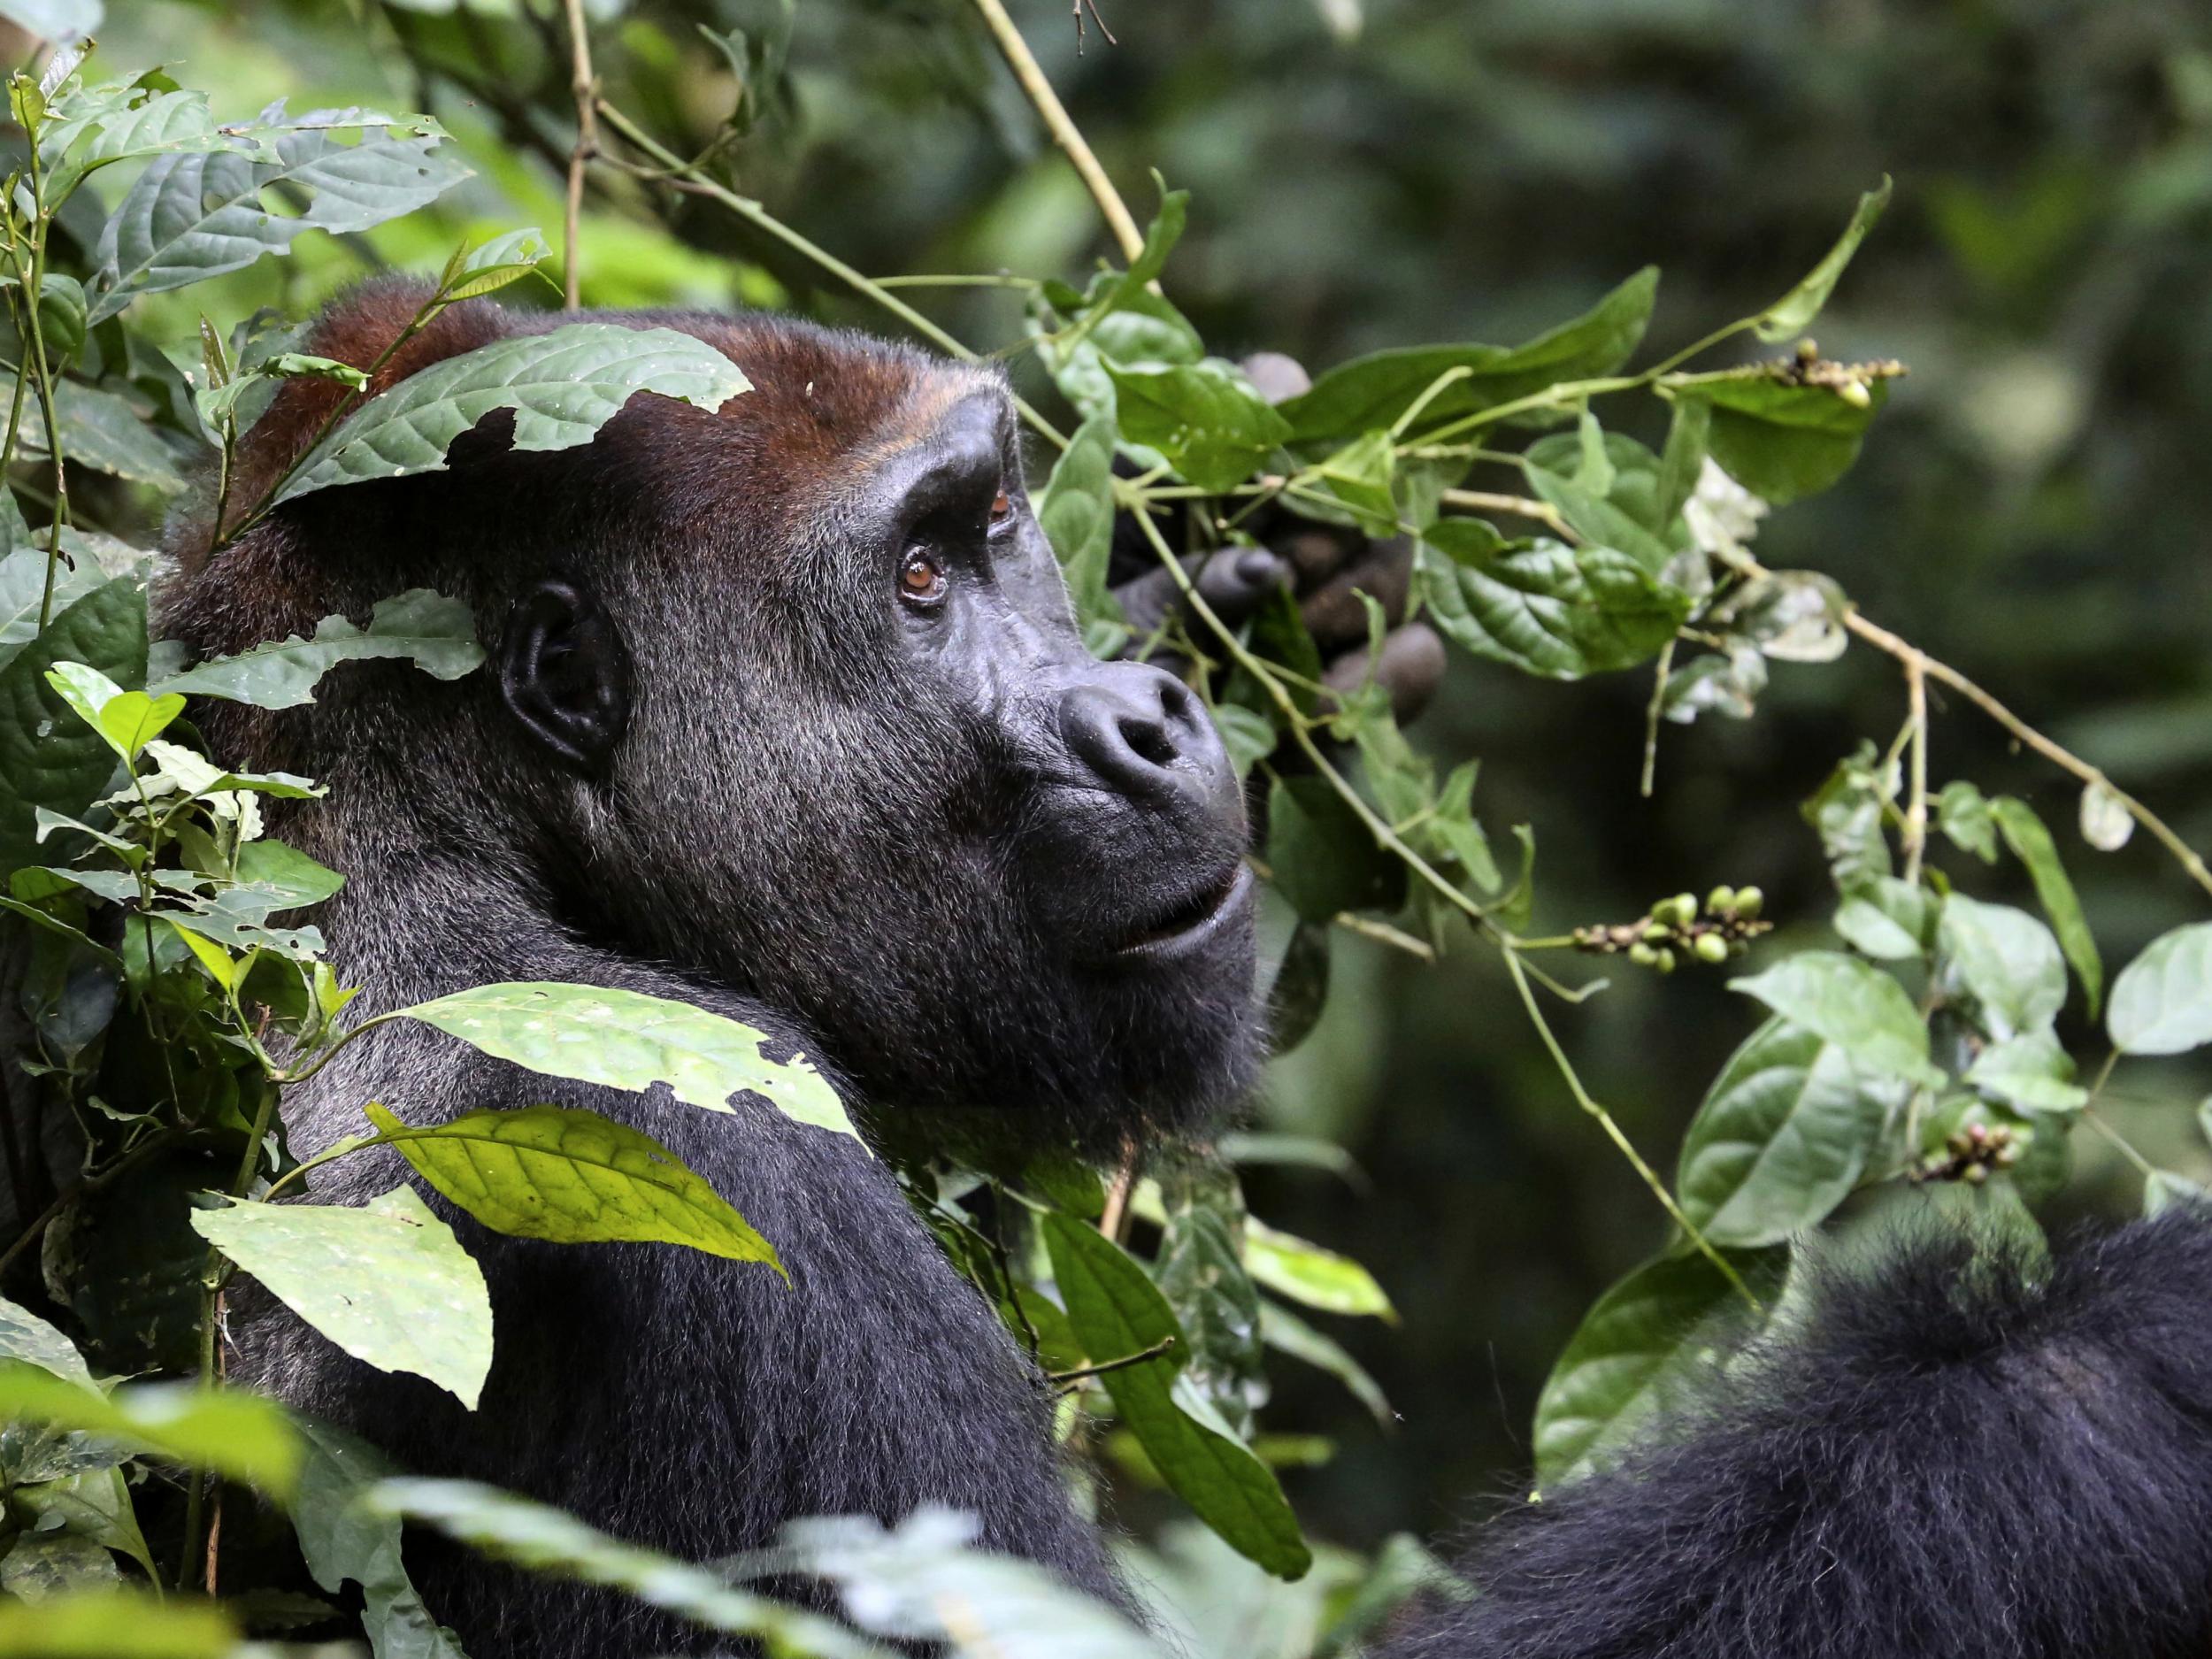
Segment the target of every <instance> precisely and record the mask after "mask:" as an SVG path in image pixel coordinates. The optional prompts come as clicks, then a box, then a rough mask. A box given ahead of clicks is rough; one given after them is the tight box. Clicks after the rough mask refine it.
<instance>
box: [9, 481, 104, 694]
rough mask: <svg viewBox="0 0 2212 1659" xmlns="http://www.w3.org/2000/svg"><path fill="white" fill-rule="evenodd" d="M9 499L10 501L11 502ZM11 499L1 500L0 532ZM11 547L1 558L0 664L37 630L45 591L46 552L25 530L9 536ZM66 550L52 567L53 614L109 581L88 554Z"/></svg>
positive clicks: (23, 644) (57, 614)
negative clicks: (33, 543)
mask: <svg viewBox="0 0 2212 1659" xmlns="http://www.w3.org/2000/svg"><path fill="white" fill-rule="evenodd" d="M11 502H12V498H11ZM10 504H11V503H10V502H0V534H5V533H6V532H7V530H8V529H9V526H7V523H6V519H7V517H8V516H9V515H8V513H7V508H8V506H9V505H10ZM7 539H9V540H10V541H12V543H13V550H12V551H11V552H9V553H8V554H7V555H6V556H5V557H0V665H4V664H6V663H7V661H8V660H9V659H10V658H11V657H13V656H14V655H15V653H16V652H17V651H18V650H19V649H22V648H23V647H24V646H26V645H27V644H29V643H30V642H31V640H32V639H33V637H34V636H35V635H36V634H37V633H38V609H39V605H40V603H42V601H43V600H44V598H45V594H46V555H45V553H44V552H43V551H42V550H41V549H38V548H35V547H33V546H32V545H31V544H30V537H29V533H28V531H27V530H22V531H21V533H20V539H19V540H16V539H14V538H13V537H12V536H10V537H8V538H7ZM63 545H64V548H65V549H66V547H67V542H66V541H65V542H64V544H63ZM105 580H108V578H107V575H106V573H105V572H103V571H102V570H101V569H100V566H99V565H98V564H97V563H96V561H94V560H93V559H92V558H90V557H76V558H72V557H70V556H69V554H68V553H67V551H66V550H65V551H64V552H63V554H62V557H61V560H60V562H59V563H58V565H56V567H55V570H54V612H53V613H54V614H55V615H56V616H59V615H60V614H61V613H62V612H63V611H66V610H68V609H69V607H70V606H71V605H73V604H75V603H77V601H78V600H80V599H81V598H83V597H84V596H85V595H87V594H88V593H90V592H91V591H92V590H93V589H94V588H97V587H99V586H100V584H101V583H102V582H104V581H105Z"/></svg>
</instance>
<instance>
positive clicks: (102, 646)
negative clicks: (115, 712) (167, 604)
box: [0, 577, 146, 870]
mask: <svg viewBox="0 0 2212 1659" xmlns="http://www.w3.org/2000/svg"><path fill="white" fill-rule="evenodd" d="M65 662H74V663H84V664H89V665H90V666H92V667H94V668H96V669H98V670H99V671H100V672H103V673H104V674H105V675H107V677H108V678H109V679H111V680H118V681H120V682H122V683H125V684H135V683H136V682H138V681H141V680H144V678H145V675H146V595H145V594H144V592H143V591H142V589H141V588H139V586H138V584H137V583H135V582H134V581H132V580H129V579H128V578H126V577H119V578H117V579H116V580H114V581H111V582H107V583H104V584H103V585H102V586H100V587H98V588H94V589H93V590H92V591H91V592H90V593H88V594H87V595H84V596H83V597H82V598H81V599H79V600H78V601H77V602H76V603H73V604H72V605H71V606H69V608H68V609H67V610H65V611H58V612H57V613H56V614H55V617H54V619H53V622H52V624H51V625H50V626H49V627H48V628H47V629H46V631H45V632H44V633H43V634H40V635H39V637H38V638H37V639H36V640H35V641H32V642H31V643H30V644H28V645H26V646H24V647H23V649H21V650H19V651H18V652H17V653H16V655H15V656H14V657H12V658H11V659H10V660H9V662H8V663H7V664H6V665H5V666H4V667H0V869H7V870H13V869H15V868H17V867H18V866H19V865H22V864H31V863H34V862H36V861H37V858H38V829H37V812H38V809H39V808H41V807H44V808H46V809H48V810H50V811H54V812H62V813H76V812H81V811H82V810H84V808H85V807H86V806H87V805H88V803H90V802H91V801H92V799H93V798H94V797H95V796H96V795H99V794H100V793H101V792H102V790H103V789H104V787H105V786H106V784H107V781H108V779H109V778H110V777H111V775H112V774H113V772H114V771H115V765H116V761H115V752H114V750H113V749H111V747H110V746H109V743H108V740H107V737H106V735H105V734H104V733H99V732H96V731H94V730H93V729H92V728H91V727H89V726H86V725H85V724H84V723H83V722H81V720H79V719H78V718H77V717H76V715H75V714H74V713H73V712H72V711H71V710H70V709H69V707H68V705H67V704H65V703H63V702H62V700H61V697H60V695H58V693H57V692H56V691H55V690H54V689H53V687H50V685H48V684H47V682H46V671H47V670H48V669H50V668H51V667H52V666H53V665H54V664H57V663H65Z"/></svg>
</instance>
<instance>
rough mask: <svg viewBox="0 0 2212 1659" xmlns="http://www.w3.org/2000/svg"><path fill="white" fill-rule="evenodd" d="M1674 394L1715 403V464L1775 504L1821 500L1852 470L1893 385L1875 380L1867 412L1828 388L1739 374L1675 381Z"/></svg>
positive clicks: (1712, 430)
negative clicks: (1815, 497) (1805, 498)
mask: <svg viewBox="0 0 2212 1659" xmlns="http://www.w3.org/2000/svg"><path fill="white" fill-rule="evenodd" d="M1671 390H1672V392H1673V395H1674V396H1677V397H1679V398H1684V399H1693V398H1694V399H1696V400H1697V401H1699V402H1701V403H1707V404H1709V405H1710V406H1711V409H1712V425H1711V426H1710V427H1709V430H1708V432H1707V442H1708V444H1709V447H1710V449H1711V451H1712V457H1713V459H1714V460H1716V461H1717V462H1718V463H1719V464H1720V465H1721V468H1722V470H1723V471H1724V472H1726V473H1727V474H1728V475H1729V477H1731V478H1732V479H1734V480H1736V481H1737V482H1738V483H1739V484H1741V485H1742V486H1743V487H1744V488H1746V489H1747V490H1749V491H1750V492H1751V493H1752V494H1753V495H1757V496H1761V497H1763V499H1765V500H1767V501H1770V502H1771V503H1774V504H1775V505H1777V506H1780V505H1782V504H1783V503H1786V502H1793V501H1795V500H1797V499H1798V498H1799V497H1800V496H1803V495H1818V494H1819V493H1820V492H1821V491H1822V490H1824V489H1826V488H1828V487H1829V486H1830V485H1831V484H1833V483H1834V482H1835V481H1836V480H1838V479H1839V478H1841V477H1842V476H1843V475H1844V474H1845V473H1846V472H1849V471H1850V470H1851V464H1852V463H1853V462H1854V461H1855V460H1857V459H1858V458H1859V445H1860V444H1861V442H1863V440H1864V439H1865V436H1866V429H1867V427H1868V426H1870V424H1871V423H1872V421H1873V419H1874V417H1875V415H1876V414H1877V413H1878V411H1880V409H1881V407H1882V404H1883V403H1885V402H1886V400H1887V399H1888V396H1889V382H1888V381H1886V380H1877V381H1876V382H1874V384H1873V385H1871V386H1870V387H1869V388H1867V392H1868V397H1867V402H1866V405H1865V407H1863V408H1861V407H1860V406H1859V405H1858V404H1856V403H1847V402H1845V401H1844V399H1843V398H1841V397H1839V396H1837V395H1836V394H1835V393H1834V392H1832V391H1831V390H1829V389H1828V388H1825V387H1823V386H1799V385H1792V384H1789V383H1786V382H1785V381H1781V380H1770V379H1767V378H1765V377H1764V376H1760V375H1741V374H1734V373H1730V374H1726V375H1723V376H1719V377H1715V378H1700V379H1698V380H1692V381H1683V382H1675V383H1673V384H1672V386H1671Z"/></svg>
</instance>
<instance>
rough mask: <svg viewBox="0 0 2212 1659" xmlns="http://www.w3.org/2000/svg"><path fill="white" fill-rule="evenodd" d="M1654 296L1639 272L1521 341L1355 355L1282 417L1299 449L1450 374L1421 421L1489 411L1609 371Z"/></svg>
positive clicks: (1649, 274)
mask: <svg viewBox="0 0 2212 1659" xmlns="http://www.w3.org/2000/svg"><path fill="white" fill-rule="evenodd" d="M1658 291H1659V273H1658V270H1657V268H1656V267H1654V266H1646V267H1645V268H1644V269H1643V270H1641V271H1639V272H1638V273H1636V274H1635V275H1634V276H1632V277H1631V278H1629V279H1628V280H1627V281H1625V282H1624V283H1622V284H1621V285H1620V287H1618V288H1615V289H1614V290H1613V291H1612V292H1611V293H1610V294H1608V295H1607V296H1605V297H1604V298H1603V299H1601V300H1600V301H1599V302H1598V303H1596V304H1595V305H1594V306H1593V307H1592V308H1591V309H1590V310H1589V311H1586V312H1585V313H1584V314H1583V315H1582V316H1580V317H1578V318H1576V319H1574V320H1573V321H1572V322H1569V323H1565V324H1563V325H1562V326H1559V327H1557V328H1555V329H1553V330H1551V332H1549V333H1548V334H1540V335H1539V336H1537V338H1535V339H1534V340H1532V341H1530V342H1528V343H1527V344H1525V345H1520V346H1483V345H1467V346H1411V347H1402V348H1398V349H1392V350H1388V351H1378V352H1375V353H1373V354H1372V355H1371V356H1368V357H1355V358H1354V359H1353V360H1352V361H1351V362H1349V363H1342V364H1339V365H1337V366H1336V367H1335V368H1333V369H1331V370H1330V371H1329V372H1328V373H1325V374H1324V375H1323V376H1322V377H1321V378H1320V379H1319V380H1316V381H1315V382H1314V383H1313V386H1312V388H1310V390H1308V391H1306V392H1304V393H1302V394H1301V395H1300V396H1296V397H1294V398H1292V399H1290V400H1289V401H1288V402H1287V403H1284V404H1283V405H1282V413H1283V415H1284V417H1285V419H1287V420H1288V421H1289V422H1290V426H1291V433H1292V437H1293V440H1294V442H1299V443H1305V442H1311V441H1316V440H1319V439H1324V438H1334V437H1351V436H1355V435H1356V434H1360V433H1363V432H1369V431H1372V430H1374V429H1376V428H1378V427H1386V426H1390V425H1392V424H1393V423H1394V422H1395V421H1396V420H1397V419H1399V417H1400V416H1402V415H1403V414H1404V413H1405V411H1407V410H1408V409H1409V408H1410V407H1411V406H1412V404H1413V402H1414V400H1415V399H1416V398H1417V397H1419V396H1421V394H1422V393H1423V392H1425V391H1426V390H1427V389H1428V388H1430V387H1431V386H1433V385H1434V384H1435V383H1436V382H1437V380H1439V379H1440V378H1441V377H1442V376H1444V375H1446V374H1448V373H1451V372H1452V371H1454V370H1455V369H1465V370H1466V371H1467V373H1466V374H1465V375H1464V376H1463V377H1461V378H1460V379H1458V380H1455V381H1453V382H1452V383H1451V384H1450V385H1448V386H1447V387H1445V388H1443V389H1442V390H1441V391H1440V392H1439V393H1438V394H1437V395H1436V396H1435V397H1433V398H1432V399H1431V400H1430V401H1429V403H1428V404H1427V405H1426V407H1425V409H1424V410H1423V411H1422V417H1421V418H1422V419H1423V421H1424V422H1426V423H1429V424H1435V423H1437V422H1440V421H1443V420H1447V419H1454V418H1456V417H1458V416H1461V415H1466V414H1471V413H1473V412H1474V411H1478V410H1483V409H1490V408H1494V406H1496V405H1497V404H1499V403H1510V402H1512V401H1513V400H1514V399H1516V398H1520V397H1525V396H1529V395H1530V394H1531V393H1534V392H1540V391H1541V390H1543V389H1544V388H1546V387H1548V386H1551V385H1554V384H1555V383H1556V382H1558V381H1561V380H1586V379H1588V378H1590V377H1592V376H1594V375H1602V374H1610V373H1612V372H1613V371H1614V370H1616V369H1617V368H1619V367H1620V366H1621V365H1622V364H1624V363H1625V362H1627V361H1628V358H1629V356H1630V354H1631V353H1632V352H1633V351H1634V350H1635V349H1636V347H1637V345H1638V344H1639V343H1640V342H1641V341H1642V339H1643V337H1644V326H1645V325H1646V324H1647V323H1648V322H1649V321H1650V320H1651V305H1652V301H1653V299H1654V298H1655V296H1657V294H1658Z"/></svg>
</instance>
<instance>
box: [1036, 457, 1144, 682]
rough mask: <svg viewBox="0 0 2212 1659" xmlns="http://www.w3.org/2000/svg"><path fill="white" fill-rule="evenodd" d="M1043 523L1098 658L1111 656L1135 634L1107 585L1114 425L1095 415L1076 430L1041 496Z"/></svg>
mask: <svg viewBox="0 0 2212 1659" xmlns="http://www.w3.org/2000/svg"><path fill="white" fill-rule="evenodd" d="M1037 522H1038V524H1039V525H1041V526H1043V529H1044V533H1045V535H1046V537H1047V538H1048V540H1049V541H1051V543H1052V550H1053V551H1054V552H1055V553H1056V554H1057V555H1058V556H1059V559H1060V569H1061V571H1062V572H1063V573H1064V575H1065V576H1066V578H1067V583H1068V596H1069V598H1070V599H1071V600H1072V601H1074V603H1075V619H1076V621H1077V622H1079V624H1081V625H1082V628H1083V642H1084V644H1085V645H1087V646H1088V647H1089V648H1090V651H1091V655H1093V656H1094V657H1112V656H1114V655H1115V654H1116V653H1117V652H1118V651H1119V650H1120V649H1121V648H1122V646H1123V644H1124V643H1125V642H1126V641H1127V640H1128V638H1129V629H1128V626H1127V625H1126V622H1125V618H1123V616H1122V614H1121V606H1120V605H1119V604H1118V603H1117V602H1116V601H1115V599H1114V596H1113V595H1112V594H1111V593H1110V592H1108V591H1107V588H1106V569H1107V562H1108V559H1109V557H1110V555H1111V554H1112V552H1113V546H1114V423H1113V421H1112V419H1110V418H1108V417H1102V416H1094V417H1093V418H1092V419H1088V420H1087V421H1085V422H1084V423H1083V424H1082V425H1081V426H1078V427H1077V428H1076V429H1075V435H1074V436H1073V437H1071V439H1069V441H1068V448H1067V452H1066V453H1065V454H1064V455H1063V456H1062V457H1060V458H1059V459H1058V460H1057V461H1056V462H1055V463H1054V464H1053V467H1052V478H1051V481H1050V482H1048V484H1046V486H1045V489H1044V494H1043V495H1040V496H1039V497H1038V498H1037Z"/></svg>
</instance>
